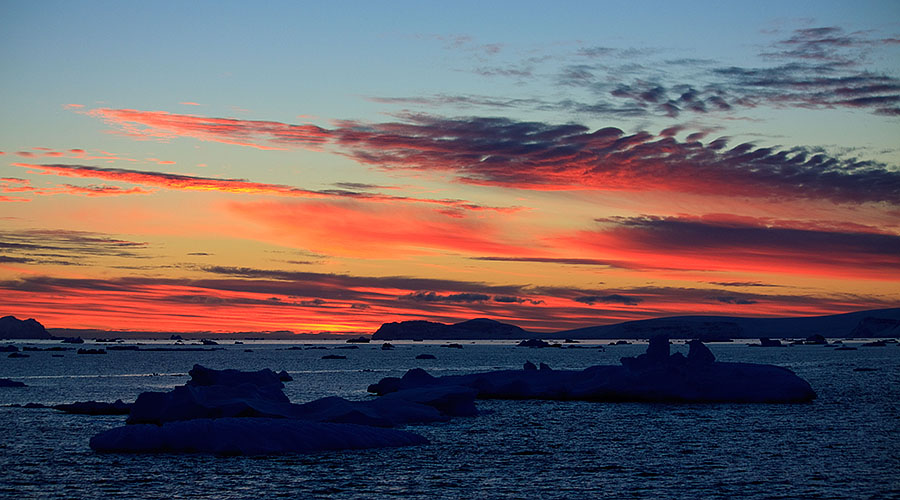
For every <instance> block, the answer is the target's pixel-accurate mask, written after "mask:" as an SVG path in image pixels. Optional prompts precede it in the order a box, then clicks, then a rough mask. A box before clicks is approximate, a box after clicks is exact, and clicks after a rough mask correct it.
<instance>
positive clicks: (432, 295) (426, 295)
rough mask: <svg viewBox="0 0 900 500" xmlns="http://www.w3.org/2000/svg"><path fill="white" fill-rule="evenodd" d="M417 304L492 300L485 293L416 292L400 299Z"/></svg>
mask: <svg viewBox="0 0 900 500" xmlns="http://www.w3.org/2000/svg"><path fill="white" fill-rule="evenodd" d="M400 298H401V299H405V300H414V301H416V302H484V301H487V300H490V299H491V297H490V296H489V295H485V294H483V293H451V294H448V295H440V294H438V293H436V292H414V293H410V294H407V295H404V296H402V297H400Z"/></svg>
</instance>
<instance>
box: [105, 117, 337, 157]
mask: <svg viewBox="0 0 900 500" xmlns="http://www.w3.org/2000/svg"><path fill="white" fill-rule="evenodd" d="M87 114H88V115H90V116H94V117H97V118H100V119H102V120H104V121H106V122H107V123H110V124H113V125H116V126H117V127H119V128H121V129H122V130H123V133H124V134H126V135H129V136H132V137H136V138H155V139H170V138H173V137H192V138H194V139H199V140H202V141H216V142H223V143H227V144H235V145H239V146H249V147H254V148H259V149H283V148H282V147H272V146H266V145H263V144H262V143H261V142H260V139H262V140H266V141H269V142H271V143H275V144H288V143H290V144H293V145H305V146H318V145H322V144H324V143H326V142H327V141H328V140H329V136H330V133H329V132H328V131H327V130H325V129H322V128H320V127H317V126H315V125H290V124H286V123H280V122H273V121H261V120H238V119H235V118H209V117H204V116H197V115H184V114H175V113H167V112H165V111H138V110H134V109H108V108H99V109H93V110H91V111H88V112H87Z"/></svg>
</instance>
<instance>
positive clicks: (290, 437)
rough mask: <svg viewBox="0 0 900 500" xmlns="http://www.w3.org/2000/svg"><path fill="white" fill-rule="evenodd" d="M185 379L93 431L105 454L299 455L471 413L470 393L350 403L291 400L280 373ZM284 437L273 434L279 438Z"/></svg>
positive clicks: (402, 439)
mask: <svg viewBox="0 0 900 500" xmlns="http://www.w3.org/2000/svg"><path fill="white" fill-rule="evenodd" d="M189 374H190V375H191V380H189V381H188V382H187V383H186V384H185V385H183V386H178V387H175V388H174V389H173V390H171V391H169V392H144V393H142V394H141V395H139V396H138V398H137V400H136V401H135V402H134V404H133V405H132V407H131V412H130V415H129V417H128V420H127V423H128V424H129V425H125V426H124V427H118V428H115V429H111V430H109V431H106V432H103V433H101V434H98V435H97V436H95V437H94V438H93V439H91V448H93V449H95V450H97V451H104V452H206V453H246V454H257V453H288V452H296V453H305V452H312V451H325V450H336V449H345V448H370V447H376V446H407V445H413V444H422V443H425V442H427V441H426V440H425V438H423V437H421V436H419V435H416V434H413V433H410V432H403V431H397V430H393V429H387V428H388V427H396V426H400V425H406V424H413V423H429V422H436V421H446V420H448V419H449V418H450V417H451V416H460V415H474V414H475V413H476V410H475V404H474V399H475V394H476V391H474V390H472V389H469V388H464V387H446V388H432V389H428V390H426V391H423V390H420V389H415V388H414V389H411V390H409V391H397V392H396V394H392V395H391V396H390V397H384V398H377V399H371V400H367V401H348V400H346V399H343V398H339V397H327V398H322V399H318V400H316V401H312V402H309V403H306V404H294V403H291V402H290V401H289V400H288V398H287V396H285V394H284V392H283V391H282V389H283V388H284V384H282V382H281V377H280V375H281V374H279V373H275V372H273V371H271V370H260V371H257V372H242V371H238V370H213V369H209V368H205V367H203V366H200V365H194V368H193V369H192V370H191V371H190V372H189ZM280 436H281V437H283V439H279V437H280Z"/></svg>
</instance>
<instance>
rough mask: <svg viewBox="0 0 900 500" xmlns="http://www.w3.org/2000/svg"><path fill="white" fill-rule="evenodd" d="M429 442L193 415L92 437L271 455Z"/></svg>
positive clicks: (317, 425) (164, 449)
mask: <svg viewBox="0 0 900 500" xmlns="http://www.w3.org/2000/svg"><path fill="white" fill-rule="evenodd" d="M421 444H428V440H427V439H425V438H424V437H422V436H420V435H418V434H415V433H412V432H407V431H401V430H395V429H382V428H377V427H371V426H366V425H354V424H334V423H323V422H312V421H308V420H288V419H270V418H219V419H194V420H186V421H182V422H170V423H166V424H164V425H149V424H143V425H126V426H123V427H116V428H114V429H110V430H108V431H105V432H101V433H100V434H97V435H96V436H94V437H93V438H91V441H90V446H91V449H93V450H95V451H98V452H107V453H216V454H224V455H271V454H283V453H317V452H322V451H332V450H346V449H361V448H380V447H397V446H413V445H421Z"/></svg>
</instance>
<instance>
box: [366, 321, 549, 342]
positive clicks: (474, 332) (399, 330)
mask: <svg viewBox="0 0 900 500" xmlns="http://www.w3.org/2000/svg"><path fill="white" fill-rule="evenodd" d="M534 336H535V335H534V334H533V333H529V332H527V331H525V330H523V329H521V328H519V327H518V326H515V325H510V324H507V323H501V322H499V321H494V320H492V319H486V318H478V319H470V320H469V321H463V322H462V323H456V324H453V325H446V324H444V323H435V322H432V321H403V322H400V323H385V324H383V325H381V328H379V329H378V331H377V332H375V334H374V335H372V339H373V340H417V339H422V340H425V339H429V340H435V339H441V340H442V339H455V340H488V339H510V340H517V339H522V338H525V337H534Z"/></svg>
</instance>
